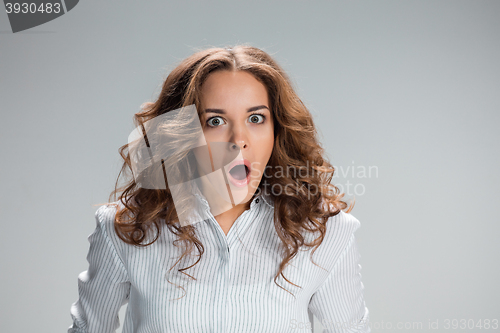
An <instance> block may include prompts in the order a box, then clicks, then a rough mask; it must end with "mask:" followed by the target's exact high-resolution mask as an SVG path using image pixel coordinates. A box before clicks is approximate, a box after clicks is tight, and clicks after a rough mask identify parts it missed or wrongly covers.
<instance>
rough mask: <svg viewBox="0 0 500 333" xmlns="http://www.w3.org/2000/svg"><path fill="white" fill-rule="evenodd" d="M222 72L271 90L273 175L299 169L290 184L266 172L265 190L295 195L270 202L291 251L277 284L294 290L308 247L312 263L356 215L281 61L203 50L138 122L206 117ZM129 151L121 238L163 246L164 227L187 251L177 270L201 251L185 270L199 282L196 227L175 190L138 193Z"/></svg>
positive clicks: (248, 52) (118, 218)
mask: <svg viewBox="0 0 500 333" xmlns="http://www.w3.org/2000/svg"><path fill="white" fill-rule="evenodd" d="M221 70H227V71H246V72H248V73H250V74H252V75H253V76H254V77H255V78H256V79H257V80H258V81H260V82H261V83H262V84H263V85H264V86H265V87H266V88H267V91H268V95H269V102H270V107H271V113H272V116H273V119H274V136H275V139H274V140H275V142H274V148H273V151H272V154H271V157H270V159H269V162H268V165H267V166H266V169H267V170H269V169H271V170H279V169H280V170H288V168H293V169H294V170H298V172H294V173H286V175H284V176H283V177H275V176H274V175H275V174H276V173H275V172H266V176H265V177H262V180H261V183H260V184H259V188H260V189H262V188H263V187H266V188H269V187H271V188H272V187H274V186H279V187H280V188H286V189H289V191H284V192H283V193H281V194H280V195H274V193H271V194H270V195H272V199H273V201H274V208H275V209H274V226H275V229H276V233H277V235H278V236H279V238H280V239H281V241H282V244H281V245H282V249H283V251H282V253H283V261H282V262H281V264H280V265H279V267H278V272H277V274H276V276H275V278H274V282H275V283H276V279H277V278H278V276H279V275H280V274H281V276H282V277H283V278H284V279H285V280H286V281H288V282H289V283H291V284H293V283H292V282H290V281H289V280H288V279H286V277H285V276H284V275H283V270H284V269H285V268H286V266H287V264H288V263H289V262H290V260H291V259H293V258H294V257H295V255H296V254H297V252H298V251H299V249H300V248H301V247H302V246H306V247H308V248H311V247H314V249H313V251H312V252H311V260H312V254H313V253H314V251H316V249H317V247H318V246H319V245H320V244H321V243H322V242H323V239H324V236H325V233H326V227H327V225H326V222H327V220H328V218H329V217H331V216H335V215H337V214H338V213H340V210H345V209H346V208H348V209H347V210H346V212H347V213H348V212H350V211H351V210H352V208H353V206H354V202H352V204H351V205H350V206H349V207H348V205H347V203H346V202H344V201H342V200H341V199H342V198H343V196H344V194H343V193H340V191H339V189H338V188H337V187H336V186H335V185H333V184H331V180H332V177H333V174H334V171H335V169H334V167H333V166H332V165H331V164H330V163H329V162H328V161H327V160H326V158H325V157H324V149H323V148H322V147H321V145H320V143H319V142H318V140H317V131H316V128H315V126H314V123H313V119H312V116H311V114H310V112H309V110H308V109H307V108H306V106H305V105H304V103H303V102H302V101H301V100H300V98H299V97H298V96H297V94H296V93H295V91H294V89H293V87H292V84H291V81H290V80H289V78H288V76H287V75H286V73H285V72H284V71H283V69H282V68H281V67H280V66H279V65H278V64H277V63H276V61H274V60H273V59H272V57H271V56H270V55H269V54H267V53H266V52H264V51H262V50H260V49H258V48H255V47H252V46H248V45H238V46H233V47H230V48H209V49H205V50H198V51H197V52H196V53H194V54H193V55H191V56H190V57H188V58H186V59H185V60H183V61H181V62H180V64H178V65H177V66H176V67H175V68H174V69H173V70H172V71H171V72H170V74H169V75H168V77H167V78H166V79H165V81H164V83H163V86H162V89H161V92H160V94H159V96H158V98H157V99H156V101H154V102H149V103H145V104H143V106H142V107H141V112H138V113H136V114H135V115H134V123H135V124H136V125H137V126H140V125H141V124H144V123H145V122H147V121H148V120H151V119H153V118H155V117H158V116H160V115H162V114H165V113H166V112H169V111H172V110H175V109H179V108H181V107H185V106H188V105H192V104H195V106H196V108H197V110H198V115H199V116H200V111H199V110H200V96H199V92H200V91H201V86H202V84H203V83H204V82H205V80H206V79H207V77H208V75H210V73H213V72H214V71H221ZM200 117H201V116H200ZM128 147H129V145H128V144H125V145H123V146H121V147H120V148H119V153H120V155H121V156H122V158H123V160H124V162H123V165H122V168H121V170H120V173H119V175H118V179H117V180H116V183H115V189H114V191H113V192H112V193H111V194H110V196H109V201H110V202H113V201H117V194H120V195H119V200H120V202H121V204H122V209H119V210H117V213H116V215H115V221H114V227H115V230H116V233H117V235H118V236H119V237H120V239H122V240H123V241H124V242H126V243H128V244H132V245H135V246H148V245H151V244H153V243H154V242H155V241H156V240H157V239H158V237H159V236H160V233H161V230H162V224H166V226H167V227H168V229H169V230H170V232H172V233H174V234H175V235H176V236H177V239H176V240H175V241H174V242H173V243H174V245H175V246H176V247H178V246H179V245H178V244H182V245H183V247H184V252H183V254H182V256H180V258H179V259H178V260H177V262H176V263H175V264H174V266H172V268H173V267H175V266H176V265H177V264H178V263H179V262H180V261H182V259H183V258H184V257H185V256H188V255H190V254H191V252H192V250H193V248H194V247H196V248H197V250H198V255H197V256H198V260H197V261H196V262H195V263H194V264H192V265H191V266H189V267H184V268H179V269H178V272H181V273H183V274H185V275H188V276H189V277H190V278H192V279H195V278H194V277H192V276H191V275H189V274H187V273H185V272H184V270H187V269H189V268H191V267H193V266H194V265H196V264H197V263H198V262H199V261H200V259H201V256H202V255H203V253H204V247H203V244H202V243H201V242H200V240H199V239H198V238H197V236H196V233H195V228H194V227H193V226H192V225H187V226H180V225H179V224H178V223H177V222H178V221H179V218H178V214H177V211H176V208H175V207H174V204H173V197H172V194H171V192H170V190H169V188H168V184H167V185H166V189H146V188H142V187H140V186H138V184H137V182H136V180H135V179H134V177H133V176H132V174H131V173H130V172H129V171H132V165H131V158H130V154H129V151H128ZM122 173H123V174H124V175H128V176H129V177H128V178H127V182H126V183H125V185H123V186H121V187H119V186H118V181H119V179H120V176H121V175H122ZM267 175H269V176H267ZM113 196H114V197H113ZM305 232H312V233H319V236H318V237H317V238H315V239H314V241H312V242H306V238H305V237H304V235H305ZM313 262H314V261H313ZM172 268H171V269H172ZM276 284H277V283H276ZM293 285H295V284H293ZM278 286H279V285H278ZM295 286H296V285H295ZM280 288H282V287H281V286H280ZM282 289H283V288H282Z"/></svg>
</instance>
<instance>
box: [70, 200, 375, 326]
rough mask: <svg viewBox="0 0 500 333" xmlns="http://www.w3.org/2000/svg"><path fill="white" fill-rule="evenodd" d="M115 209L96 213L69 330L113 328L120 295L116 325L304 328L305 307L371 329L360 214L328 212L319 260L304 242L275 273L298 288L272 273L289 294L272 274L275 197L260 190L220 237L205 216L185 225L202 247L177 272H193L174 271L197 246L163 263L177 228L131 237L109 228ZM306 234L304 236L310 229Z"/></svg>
mask: <svg viewBox="0 0 500 333" xmlns="http://www.w3.org/2000/svg"><path fill="white" fill-rule="evenodd" d="M203 201H204V203H205V204H207V202H206V200H203ZM118 203H119V202H118V201H117V202H115V204H118ZM115 213H116V208H115V207H114V206H111V205H104V206H101V207H99V209H98V210H97V212H96V214H95V217H96V222H97V223H96V228H95V231H94V232H93V233H92V234H91V235H90V236H89V237H88V240H89V242H90V249H89V252H88V255H87V260H88V262H89V268H88V270H87V271H84V272H82V273H81V274H80V275H79V276H78V292H79V298H78V300H77V301H76V302H75V303H73V305H72V306H71V311H70V313H71V317H72V319H73V324H72V325H71V326H70V328H69V329H68V333H84V332H85V333H107V332H115V330H116V329H117V328H118V327H119V325H120V323H119V318H118V312H119V310H120V308H121V307H122V306H123V305H124V304H126V303H128V306H127V309H126V315H125V319H124V325H123V330H122V332H123V333H153V332H159V333H160V332H161V333H170V332H171V333H174V332H175V333H177V332H178V333H181V332H182V333H188V332H197V333H198V332H200V333H202V332H203V333H204V332H214V333H215V332H217V333H218V332H259V333H262V332H265V333H270V332H272V333H279V332H312V324H311V319H312V317H311V314H314V315H315V316H316V317H317V318H318V319H319V320H320V321H321V323H322V324H323V326H324V327H325V328H326V331H324V332H325V333H326V332H370V327H369V323H368V317H369V311H368V308H367V307H366V305H365V301H364V298H363V289H364V287H363V283H362V282H361V273H360V270H361V265H360V264H359V259H360V255H359V253H358V250H357V247H356V241H355V237H354V232H355V231H356V230H357V229H358V228H359V226H360V222H359V221H358V220H357V219H356V218H355V217H353V216H352V215H351V214H349V213H345V212H343V211H341V212H340V213H339V214H337V215H336V216H332V217H330V218H329V220H328V222H327V232H326V235H325V238H324V241H323V243H322V244H321V245H320V246H319V247H318V249H317V250H316V252H315V253H314V255H313V260H314V262H315V263H316V264H317V265H319V266H320V267H318V266H316V265H315V264H313V263H312V262H311V258H310V253H311V251H312V250H311V249H305V248H303V249H301V250H300V251H299V252H298V253H297V255H296V256H295V257H294V258H293V259H292V260H291V261H290V264H289V265H288V266H287V267H286V269H285V270H284V271H283V274H284V275H285V277H286V278H287V279H288V280H289V281H290V282H292V283H294V284H295V285H297V286H294V285H292V284H290V283H288V282H287V281H286V280H284V279H283V277H282V276H281V275H280V276H279V277H278V278H277V280H276V282H277V283H278V284H279V285H281V286H282V287H283V288H285V289H286V290H288V291H289V292H290V293H291V294H290V293H289V292H287V291H286V290H283V289H281V288H280V287H279V286H277V285H276V284H275V282H274V277H275V275H276V273H277V270H278V267H279V264H280V263H281V261H282V257H281V255H280V244H281V240H280V238H279V237H278V235H277V232H276V230H275V229H274V224H273V214H274V202H273V199H272V197H270V196H269V195H266V194H265V193H264V192H262V193H261V194H258V195H256V196H255V197H254V198H253V199H252V201H251V204H250V209H248V210H246V211H244V212H243V213H242V214H241V215H240V216H239V217H238V218H237V219H236V221H235V222H234V224H233V225H232V227H231V229H230V230H229V232H228V234H227V235H226V234H225V233H224V231H223V230H222V228H221V227H220V225H219V224H218V222H217V221H216V220H215V218H214V217H213V215H212V216H210V218H208V219H206V220H204V221H201V222H198V223H196V224H194V225H193V226H194V228H195V230H196V235H197V237H198V239H199V240H200V241H201V242H202V244H203V246H204V249H205V252H204V253H203V256H202V257H201V260H200V262H198V263H197V264H196V265H194V266H193V267H192V268H190V269H188V270H185V271H184V272H186V273H187V274H189V275H191V276H193V277H194V278H196V280H191V279H190V278H189V277H187V276H185V275H184V274H182V273H179V272H178V271H177V269H178V268H183V267H188V266H190V265H191V264H193V263H195V261H196V260H197V259H198V257H197V256H196V254H197V253H198V252H197V250H196V248H194V249H193V251H192V255H191V257H187V258H184V260H183V261H181V262H180V263H179V264H178V265H177V266H175V267H174V269H172V270H169V269H170V268H171V267H172V266H173V265H174V264H175V262H176V261H177V260H178V259H179V257H180V255H181V254H182V252H183V248H182V246H181V247H180V248H178V247H176V246H174V245H173V241H174V240H175V239H176V238H177V236H175V235H174V234H172V233H171V232H170V231H169V229H168V228H167V227H166V226H163V228H164V229H163V230H162V233H161V235H160V237H159V238H158V240H157V241H156V242H154V243H153V244H152V245H149V246H146V247H136V246H133V245H129V244H127V243H125V242H123V241H121V240H120V239H119V238H118V236H117V235H116V232H115V230H114V228H113V222H114V217H115ZM304 236H305V239H306V241H311V240H313V239H315V238H316V237H317V235H312V234H306V235H304ZM313 236H314V237H313ZM321 267H322V268H321ZM167 278H168V280H170V282H172V283H170V282H168V281H167ZM176 285H182V287H183V288H184V291H183V290H182V289H181V288H178V287H176ZM292 294H293V295H292ZM182 296H183V297H182Z"/></svg>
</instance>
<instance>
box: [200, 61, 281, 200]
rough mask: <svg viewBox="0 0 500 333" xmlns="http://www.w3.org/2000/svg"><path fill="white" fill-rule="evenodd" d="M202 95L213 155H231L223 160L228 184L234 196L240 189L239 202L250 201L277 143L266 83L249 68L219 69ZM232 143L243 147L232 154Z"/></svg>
mask: <svg viewBox="0 0 500 333" xmlns="http://www.w3.org/2000/svg"><path fill="white" fill-rule="evenodd" d="M200 99H201V100H200V101H201V119H200V121H201V123H202V126H203V133H204V135H205V140H206V141H207V143H208V146H209V150H211V151H210V155H211V158H212V159H215V160H219V161H221V160H223V159H224V158H221V157H220V156H226V157H227V156H230V158H229V159H227V158H226V159H225V160H224V162H223V164H224V165H225V166H226V167H225V168H223V169H224V170H225V172H226V176H227V177H226V184H227V185H229V187H230V190H231V192H232V195H233V196H235V195H236V196H238V193H240V200H238V202H236V201H237V200H236V198H235V200H234V201H235V202H236V203H239V202H247V201H248V200H250V198H251V197H252V195H253V194H254V193H255V191H256V190H257V187H258V185H259V183H260V181H261V179H262V176H263V174H264V171H265V167H266V165H267V162H268V161H269V158H270V157H271V153H272V151H273V147H274V122H273V116H272V113H271V110H270V105H269V99H268V94H267V90H266V87H265V86H264V85H263V84H262V83H260V82H259V81H258V80H257V79H256V78H255V77H254V76H253V75H252V74H250V73H248V72H245V71H226V70H224V71H217V72H214V73H212V74H210V75H209V76H208V78H207V79H206V81H205V82H204V83H203V85H202V88H201V92H200ZM211 142H212V143H213V144H210V143H211ZM216 143H227V144H222V145H221V144H216ZM230 143H234V144H236V145H237V146H238V147H239V149H237V148H236V150H233V153H232V155H231V153H230V150H231V147H232V148H233V149H234V148H235V146H234V145H232V144H230ZM214 149H218V150H224V151H214ZM225 150H227V151H225ZM236 154H237V156H236ZM213 163H214V164H215V165H216V164H217V161H213ZM234 163H236V166H235V167H233V165H234ZM243 163H244V164H245V165H246V166H247V167H245V166H244V164H243ZM206 165H207V164H205V167H206ZM248 167H250V169H249V170H248ZM204 171H205V172H204V173H205V174H206V173H207V171H210V170H204Z"/></svg>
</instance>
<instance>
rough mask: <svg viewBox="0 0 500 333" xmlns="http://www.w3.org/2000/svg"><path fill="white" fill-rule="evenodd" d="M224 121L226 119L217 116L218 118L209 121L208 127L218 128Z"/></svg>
mask: <svg viewBox="0 0 500 333" xmlns="http://www.w3.org/2000/svg"><path fill="white" fill-rule="evenodd" d="M223 121H224V119H222V118H221V117H219V116H216V117H212V118H210V119H208V120H207V125H208V126H210V127H217V126H219V125H221V124H222V122H223Z"/></svg>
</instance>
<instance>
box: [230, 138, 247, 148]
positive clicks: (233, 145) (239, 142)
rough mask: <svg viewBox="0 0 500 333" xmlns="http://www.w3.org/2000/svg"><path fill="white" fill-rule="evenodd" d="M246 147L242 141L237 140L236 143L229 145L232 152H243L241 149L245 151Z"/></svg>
mask: <svg viewBox="0 0 500 333" xmlns="http://www.w3.org/2000/svg"><path fill="white" fill-rule="evenodd" d="M247 147H248V144H247V143H246V142H245V141H244V140H239V141H237V142H236V143H233V144H232V145H231V148H232V149H233V150H236V149H239V150H243V149H246V148H247Z"/></svg>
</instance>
